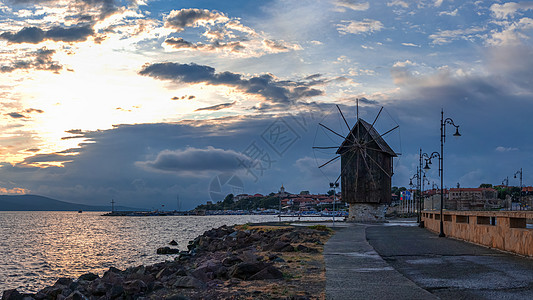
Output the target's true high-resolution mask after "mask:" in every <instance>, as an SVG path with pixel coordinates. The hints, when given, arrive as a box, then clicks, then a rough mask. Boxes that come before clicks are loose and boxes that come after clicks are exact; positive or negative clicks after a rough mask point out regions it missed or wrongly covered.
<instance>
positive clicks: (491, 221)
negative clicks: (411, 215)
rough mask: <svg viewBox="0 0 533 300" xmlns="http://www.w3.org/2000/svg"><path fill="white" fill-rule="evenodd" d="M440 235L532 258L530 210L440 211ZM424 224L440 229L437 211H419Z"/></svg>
mask: <svg viewBox="0 0 533 300" xmlns="http://www.w3.org/2000/svg"><path fill="white" fill-rule="evenodd" d="M443 215H444V218H443V221H444V234H445V235H446V236H448V237H454V238H457V239H461V240H465V241H468V242H472V243H475V244H479V245H483V246H488V247H491V248H496V249H500V250H505V251H509V252H514V253H517V254H521V255H526V256H532V257H533V229H529V228H526V226H527V219H533V211H444V213H443ZM422 220H423V221H424V226H425V227H426V228H427V229H429V230H431V231H434V232H436V233H438V232H440V212H439V211H423V212H422Z"/></svg>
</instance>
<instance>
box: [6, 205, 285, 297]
mask: <svg viewBox="0 0 533 300" xmlns="http://www.w3.org/2000/svg"><path fill="white" fill-rule="evenodd" d="M102 214H103V212H83V213H78V212H26V211H24V212H19V211H17V212H0V295H1V294H2V292H3V291H4V290H7V289H14V288H16V289H17V290H18V291H19V292H26V293H35V292H37V291H39V290H40V289H42V288H44V287H46V286H49V285H53V284H54V283H55V282H56V280H57V279H58V278H60V277H69V278H77V277H79V276H80V275H82V274H85V273H88V272H92V273H95V274H98V275H100V276H101V275H103V273H104V272H105V271H106V270H108V269H109V267H111V266H113V267H116V268H119V269H122V270H123V269H126V268H128V267H132V266H139V265H148V264H154V263H158V262H163V261H165V260H173V259H174V257H175V256H174V255H158V254H156V250H157V248H159V247H165V246H169V245H168V244H169V242H170V241H172V240H175V241H176V242H177V243H178V246H177V247H178V248H179V249H181V250H186V249H187V244H188V242H189V241H190V240H193V239H194V238H196V237H197V236H199V235H201V234H202V233H203V232H205V231H206V230H209V229H211V228H215V227H219V226H222V225H235V224H245V223H256V222H269V221H277V220H278V218H277V216H274V215H231V216H229V215H228V216H143V217H129V216H128V217H126V216H124V217H108V216H102Z"/></svg>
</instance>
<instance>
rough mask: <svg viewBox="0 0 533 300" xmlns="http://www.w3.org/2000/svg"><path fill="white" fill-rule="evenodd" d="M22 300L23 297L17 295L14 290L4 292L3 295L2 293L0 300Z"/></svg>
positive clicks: (19, 294)
mask: <svg viewBox="0 0 533 300" xmlns="http://www.w3.org/2000/svg"><path fill="white" fill-rule="evenodd" d="M22 299H24V296H23V295H22V294H21V293H19V292H18V291H17V290H16V289H12V290H5V291H4V293H2V300H22Z"/></svg>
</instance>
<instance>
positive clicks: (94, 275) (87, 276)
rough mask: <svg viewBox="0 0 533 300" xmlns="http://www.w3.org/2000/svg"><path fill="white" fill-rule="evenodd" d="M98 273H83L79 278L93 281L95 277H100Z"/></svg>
mask: <svg viewBox="0 0 533 300" xmlns="http://www.w3.org/2000/svg"><path fill="white" fill-rule="evenodd" d="M98 278H99V277H98V275H96V274H94V273H86V274H83V275H81V276H80V277H79V278H78V280H86V281H93V280H95V279H98Z"/></svg>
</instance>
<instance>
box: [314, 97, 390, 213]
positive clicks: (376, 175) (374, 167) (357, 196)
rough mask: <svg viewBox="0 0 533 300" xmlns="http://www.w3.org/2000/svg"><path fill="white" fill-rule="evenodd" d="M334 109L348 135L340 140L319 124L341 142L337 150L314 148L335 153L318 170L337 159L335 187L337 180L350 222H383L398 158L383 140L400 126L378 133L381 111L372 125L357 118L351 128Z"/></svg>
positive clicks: (332, 131)
mask: <svg viewBox="0 0 533 300" xmlns="http://www.w3.org/2000/svg"><path fill="white" fill-rule="evenodd" d="M337 109H338V111H339V114H340V116H341V117H342V120H343V121H344V124H345V125H346V127H347V128H348V130H349V133H348V134H347V135H346V136H342V135H340V134H339V133H337V132H335V131H334V130H332V129H330V128H329V127H327V126H326V125H324V124H322V123H319V126H321V127H322V128H324V129H326V130H327V131H329V132H331V133H333V134H335V135H337V136H338V137H342V138H343V141H342V143H341V144H340V145H339V146H328V147H321V146H316V147H313V148H315V149H331V148H333V149H335V148H336V149H337V150H336V153H335V154H336V156H335V157H333V158H332V159H330V160H328V161H327V162H326V163H324V164H321V165H320V166H319V168H322V167H324V166H326V165H328V164H329V163H331V162H333V161H335V160H338V159H339V158H340V160H341V167H340V168H341V170H340V174H339V176H338V177H337V180H336V181H335V183H337V182H338V181H339V180H340V182H341V191H342V199H343V200H344V201H345V202H347V203H349V204H350V214H349V220H352V221H361V222H381V221H384V219H385V209H386V206H388V205H389V204H390V201H391V177H392V174H393V158H394V157H397V154H396V152H394V151H393V150H392V148H391V147H390V146H389V145H388V144H387V142H385V140H384V139H383V136H385V135H386V134H388V133H390V132H392V131H394V130H396V129H397V128H398V127H399V126H395V127H394V128H392V129H390V130H388V131H386V132H385V133H383V134H379V133H378V131H377V130H376V128H375V127H374V125H375V123H376V121H377V120H378V118H379V115H380V114H381V112H382V110H383V107H382V108H381V109H380V111H379V113H378V115H377V116H376V118H375V119H374V122H372V124H370V123H368V122H366V121H365V120H363V119H360V118H359V117H357V121H356V123H355V125H354V126H353V127H350V126H349V125H348V122H347V121H346V118H345V117H344V114H343V113H342V111H341V109H340V107H339V106H338V105H337Z"/></svg>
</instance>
